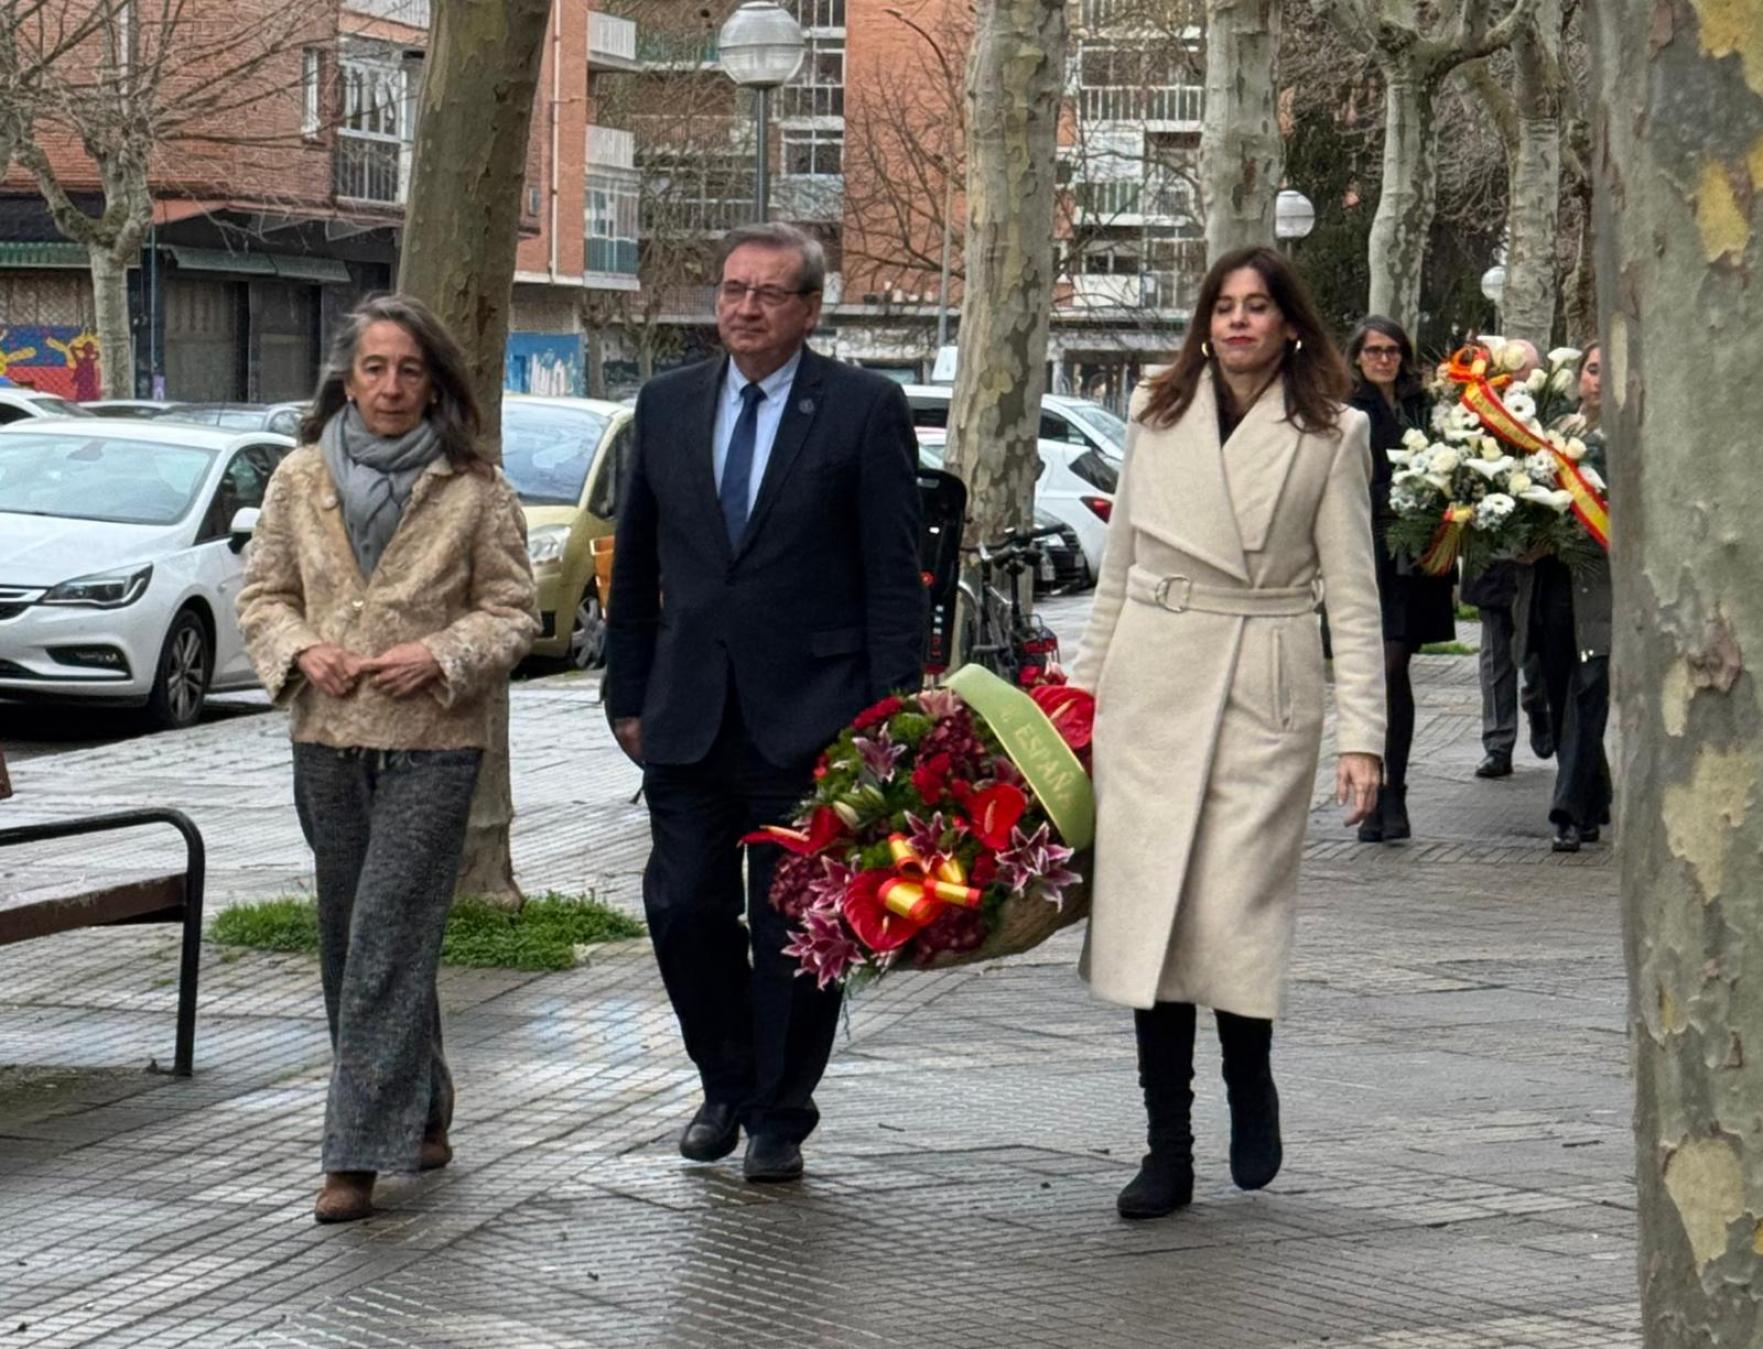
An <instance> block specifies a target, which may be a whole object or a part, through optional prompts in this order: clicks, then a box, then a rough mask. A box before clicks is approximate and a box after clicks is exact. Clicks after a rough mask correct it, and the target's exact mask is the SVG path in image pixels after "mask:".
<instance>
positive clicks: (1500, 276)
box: [1481, 260, 1506, 328]
mask: <svg viewBox="0 0 1763 1349" xmlns="http://www.w3.org/2000/svg"><path fill="white" fill-rule="evenodd" d="M1481 293H1482V296H1483V297H1484V298H1485V299H1486V300H1487V302H1488V303H1489V304H1491V305H1492V306H1493V307H1494V327H1496V328H1498V327H1499V326H1500V301H1501V300H1503V299H1505V297H1506V263H1505V261H1504V260H1500V261H1497V262H1495V263H1494V265H1493V266H1492V267H1489V268H1488V269H1487V271H1485V272H1483V273H1482V274H1481Z"/></svg>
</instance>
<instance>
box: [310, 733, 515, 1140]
mask: <svg viewBox="0 0 1763 1349" xmlns="http://www.w3.org/2000/svg"><path fill="white" fill-rule="evenodd" d="M481 757H482V756H481V752H480V751H478V750H475V749H447V750H378V749H332V748H330V747H329V746H327V745H309V744H296V745H295V746H294V802H295V807H296V809H297V810H298V811H299V815H300V827H301V829H302V830H303V831H304V833H305V835H306V842H307V843H308V844H309V845H310V846H311V848H312V853H313V857H314V860H315V864H316V869H317V873H318V935H319V962H320V971H321V973H322V976H323V980H324V1010H325V1016H326V1017H327V1018H328V1020H329V1022H330V1032H331V1049H332V1066H331V1086H330V1097H329V1100H328V1102H327V1104H326V1107H325V1120H324V1151H323V1160H324V1169H325V1170H326V1171H414V1170H416V1169H417V1162H418V1158H419V1156H420V1154H421V1150H422V1139H423V1134H424V1132H425V1131H426V1130H427V1129H428V1128H429V1127H430V1126H431V1125H433V1126H436V1127H445V1126H446V1124H447V1122H448V1120H449V1117H450V1116H451V1114H452V1103H453V1079H452V1076H451V1075H450V1074H449V1073H448V1071H447V1061H446V1059H445V1058H444V1057H443V1056H442V1053H441V1010H440V1003H439V1000H438V998H437V996H436V993H435V971H436V969H437V968H438V967H439V965H440V962H441V938H442V936H443V934H444V933H445V930H446V926H447V909H448V907H449V905H451V903H452V901H453V886H454V883H455V881H456V880H457V879H458V875H459V857H460V852H461V850H462V849H463V848H464V844H465V825H466V820H467V818H468V817H469V815H470V811H471V794H472V788H473V787H474V786H475V785H476V783H477V772H478V761H479V759H480V758H481Z"/></svg>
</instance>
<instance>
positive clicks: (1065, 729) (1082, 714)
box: [1028, 684, 1096, 749]
mask: <svg viewBox="0 0 1763 1349" xmlns="http://www.w3.org/2000/svg"><path fill="white" fill-rule="evenodd" d="M1028 696H1029V697H1031V698H1033V699H1034V700H1035V706H1037V707H1039V708H1040V709H1041V711H1043V712H1045V713H1046V714H1047V720H1048V721H1050V722H1052V723H1053V729H1054V730H1056V731H1058V732H1059V738H1060V739H1062V740H1063V741H1065V743H1066V744H1068V745H1070V746H1071V747H1072V748H1073V749H1082V748H1083V747H1084V746H1085V745H1087V744H1089V743H1090V736H1091V735H1092V734H1093V732H1094V730H1095V724H1096V699H1095V696H1094V695H1093V694H1090V693H1088V692H1086V691H1085V690H1083V689H1080V688H1074V687H1073V686H1072V685H1070V684H1042V685H1041V686H1040V687H1039V688H1033V689H1030V690H1029V693H1028Z"/></svg>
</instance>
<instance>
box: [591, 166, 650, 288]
mask: <svg viewBox="0 0 1763 1349" xmlns="http://www.w3.org/2000/svg"><path fill="white" fill-rule="evenodd" d="M637 198H638V190H637V180H636V178H635V176H634V175H632V176H625V175H618V176H613V175H609V174H599V173H590V174H589V175H588V200H587V229H586V231H585V233H586V237H587V244H586V248H587V256H586V258H585V260H584V264H583V265H584V266H585V268H586V270H588V271H590V272H611V273H614V274H616V275H619V276H635V275H636V274H637Z"/></svg>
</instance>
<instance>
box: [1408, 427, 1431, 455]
mask: <svg viewBox="0 0 1763 1349" xmlns="http://www.w3.org/2000/svg"><path fill="white" fill-rule="evenodd" d="M1427 444H1428V441H1427V438H1426V432H1424V431H1422V430H1421V429H1420V428H1419V427H1417V426H1410V427H1409V428H1408V429H1407V430H1406V431H1404V432H1402V445H1403V446H1404V447H1405V448H1407V449H1410V450H1424V449H1425V448H1426V447H1427Z"/></svg>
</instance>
